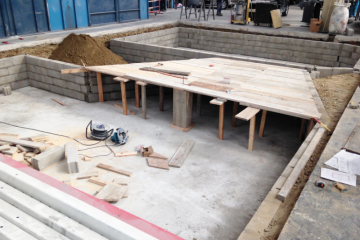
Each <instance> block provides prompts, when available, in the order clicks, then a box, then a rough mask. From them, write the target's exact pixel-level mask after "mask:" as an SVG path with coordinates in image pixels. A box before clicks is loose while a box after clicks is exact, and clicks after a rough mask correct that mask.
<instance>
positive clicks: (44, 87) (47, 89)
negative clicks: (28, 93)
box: [37, 82, 52, 91]
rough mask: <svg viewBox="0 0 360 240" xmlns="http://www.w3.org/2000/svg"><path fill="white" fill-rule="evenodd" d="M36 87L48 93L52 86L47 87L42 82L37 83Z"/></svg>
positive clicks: (47, 85)
mask: <svg viewBox="0 0 360 240" xmlns="http://www.w3.org/2000/svg"><path fill="white" fill-rule="evenodd" d="M37 85H38V86H37V87H38V88H40V89H43V90H46V91H50V86H52V85H49V84H47V83H43V82H38V83H37Z"/></svg>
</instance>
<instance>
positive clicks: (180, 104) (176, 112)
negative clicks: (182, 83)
mask: <svg viewBox="0 0 360 240" xmlns="http://www.w3.org/2000/svg"><path fill="white" fill-rule="evenodd" d="M192 105H193V94H192V93H189V92H187V91H179V90H176V89H174V90H173V123H172V124H173V126H177V127H180V128H183V129H185V128H188V127H189V126H190V125H191V124H192Z"/></svg>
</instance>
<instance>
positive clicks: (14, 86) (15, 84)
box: [10, 79, 29, 90]
mask: <svg viewBox="0 0 360 240" xmlns="http://www.w3.org/2000/svg"><path fill="white" fill-rule="evenodd" d="M10 85H11V89H13V90H15V89H19V88H23V87H27V86H29V80H27V79H26V80H22V81H16V82H12V83H11V84H10Z"/></svg>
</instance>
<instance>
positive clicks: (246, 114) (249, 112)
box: [235, 107, 260, 121]
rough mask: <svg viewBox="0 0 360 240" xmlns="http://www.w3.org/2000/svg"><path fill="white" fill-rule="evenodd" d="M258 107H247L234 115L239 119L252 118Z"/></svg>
mask: <svg viewBox="0 0 360 240" xmlns="http://www.w3.org/2000/svg"><path fill="white" fill-rule="evenodd" d="M259 111H260V109H257V108H252V107H247V108H245V109H244V110H242V111H241V112H240V113H238V114H237V115H236V116H235V117H236V118H238V119H241V120H245V121H249V120H250V119H252V118H253V117H254V116H255V115H256V114H257V113H258V112H259Z"/></svg>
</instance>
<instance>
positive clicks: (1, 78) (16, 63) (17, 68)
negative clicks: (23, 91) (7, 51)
mask: <svg viewBox="0 0 360 240" xmlns="http://www.w3.org/2000/svg"><path fill="white" fill-rule="evenodd" d="M28 79H29V77H28V73H27V71H26V63H25V55H19V56H15V57H9V58H4V59H0V91H2V88H3V87H11V89H12V90H15V89H18V88H23V87H27V86H29V81H28Z"/></svg>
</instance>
